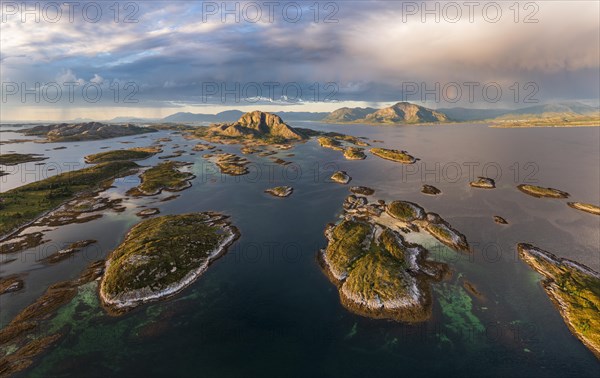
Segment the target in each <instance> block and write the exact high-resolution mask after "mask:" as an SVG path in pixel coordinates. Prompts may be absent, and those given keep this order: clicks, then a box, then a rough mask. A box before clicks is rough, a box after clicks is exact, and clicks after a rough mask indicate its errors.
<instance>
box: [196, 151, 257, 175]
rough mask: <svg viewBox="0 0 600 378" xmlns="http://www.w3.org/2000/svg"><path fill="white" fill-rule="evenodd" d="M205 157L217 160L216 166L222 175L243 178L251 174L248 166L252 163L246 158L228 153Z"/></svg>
mask: <svg viewBox="0 0 600 378" xmlns="http://www.w3.org/2000/svg"><path fill="white" fill-rule="evenodd" d="M204 157H207V158H213V157H214V158H216V162H215V164H216V165H217V167H218V168H219V170H220V171H221V173H224V174H227V175H231V176H242V175H245V174H248V172H249V171H248V168H246V165H248V164H250V161H249V160H248V159H246V158H244V157H241V156H238V155H235V154H227V153H219V154H214V155H204Z"/></svg>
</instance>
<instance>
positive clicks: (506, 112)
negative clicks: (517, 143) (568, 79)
mask: <svg viewBox="0 0 600 378" xmlns="http://www.w3.org/2000/svg"><path fill="white" fill-rule="evenodd" d="M438 111H440V112H442V113H444V114H446V115H447V116H448V117H449V118H450V119H452V120H454V121H459V122H461V121H482V120H509V119H539V118H558V117H563V118H564V117H577V116H593V115H596V116H598V111H599V109H598V107H594V106H590V105H586V104H582V103H580V102H566V103H555V104H543V105H533V106H528V107H525V108H520V109H467V108H450V109H438Z"/></svg>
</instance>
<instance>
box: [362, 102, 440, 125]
mask: <svg viewBox="0 0 600 378" xmlns="http://www.w3.org/2000/svg"><path fill="white" fill-rule="evenodd" d="M365 120H366V121H367V122H368V123H424V122H447V121H448V117H447V116H446V115H445V114H443V113H440V112H437V111H435V110H432V109H429V108H425V107H423V106H419V105H415V104H411V103H410V102H398V103H396V104H394V105H392V106H390V107H387V108H383V109H379V110H378V111H376V112H374V113H371V114H369V115H367V116H366V117H365Z"/></svg>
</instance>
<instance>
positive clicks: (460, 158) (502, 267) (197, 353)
mask: <svg viewBox="0 0 600 378" xmlns="http://www.w3.org/2000/svg"><path fill="white" fill-rule="evenodd" d="M293 126H300V127H312V128H318V129H329V130H338V131H343V132H345V133H348V134H352V135H356V136H365V137H368V138H369V139H370V140H372V139H379V140H384V141H385V143H384V144H381V145H382V146H386V147H390V148H398V149H406V150H408V151H409V152H410V153H411V154H412V155H414V156H416V157H418V158H420V159H421V160H420V161H419V162H418V163H417V164H415V165H414V166H403V165H400V164H397V163H393V162H388V161H384V160H381V159H379V158H377V157H374V156H372V155H370V154H369V156H368V158H367V159H366V160H364V161H348V160H345V159H344V158H343V156H342V154H341V153H339V152H336V151H332V150H327V149H322V148H321V147H319V146H318V144H317V143H316V142H315V141H314V140H311V141H309V142H307V143H305V144H301V145H298V146H296V147H295V148H294V149H292V150H288V151H282V152H280V153H279V154H278V155H277V156H279V157H281V158H282V159H284V160H288V161H292V162H293V164H291V165H288V166H286V167H282V166H279V165H275V164H273V163H272V162H271V161H270V160H269V158H261V157H257V156H250V157H249V159H250V160H252V162H253V164H252V165H251V166H250V174H249V175H246V176H241V177H231V176H222V175H221V174H220V173H217V171H216V170H215V168H214V166H212V164H211V163H208V162H207V161H206V160H205V159H202V158H201V157H200V155H201V154H200V153H198V154H197V155H193V156H192V155H189V154H185V155H184V156H182V157H181V158H179V159H177V160H186V161H192V162H194V163H195V165H194V166H193V167H192V169H193V171H194V172H195V174H196V175H197V177H196V179H195V180H194V181H193V186H192V188H190V189H188V190H186V191H183V192H180V193H178V194H180V195H181V196H180V197H179V198H177V199H175V200H172V201H168V202H157V198H150V199H142V200H133V199H129V200H127V201H125V204H126V205H127V207H128V210H127V211H125V212H123V213H118V214H117V213H108V214H106V215H105V216H104V217H103V218H101V219H99V220H96V221H92V222H89V223H85V224H77V225H69V226H65V227H61V228H58V229H56V230H54V231H51V232H49V233H48V237H50V238H52V243H55V244H60V243H64V242H67V241H74V240H80V239H85V238H94V239H98V241H99V243H98V246H99V247H98V248H96V250H94V251H93V252H91V251H90V252H89V253H88V256H86V255H85V254H81V255H77V256H75V257H74V258H73V259H69V260H67V261H65V262H62V263H60V264H57V265H55V266H51V267H48V266H44V265H42V264H39V263H36V262H35V261H34V260H35V258H34V257H33V256H34V254H35V253H40V251H39V248H38V250H36V251H33V252H32V251H26V252H23V253H21V254H19V256H17V257H18V258H19V260H17V261H15V262H11V263H9V264H3V265H0V271H1V273H2V275H4V274H5V273H6V274H7V273H17V272H27V273H28V275H27V277H26V289H25V290H23V291H21V292H18V293H15V294H9V295H3V296H1V297H0V306H1V309H2V310H1V311H0V320H1V321H2V324H3V325H4V324H6V323H7V322H8V321H10V319H11V318H12V317H13V316H14V315H15V314H16V313H18V311H20V310H21V309H22V308H24V307H25V306H26V305H27V304H29V303H31V302H32V301H33V300H35V298H36V297H37V296H39V295H40V294H41V293H43V292H44V291H45V288H46V287H47V286H48V285H49V284H51V283H53V282H57V281H60V280H64V279H68V278H73V277H76V276H77V275H78V274H79V273H80V272H81V270H82V269H83V268H84V267H85V266H86V264H87V263H89V261H91V260H95V259H97V258H99V257H103V256H106V255H107V254H108V253H109V252H110V250H112V249H113V248H114V247H115V246H116V245H118V243H119V242H120V241H121V240H122V238H123V236H124V234H125V232H126V231H127V229H128V228H129V227H131V226H132V225H133V224H135V223H136V222H138V221H139V219H138V218H137V217H136V216H135V215H134V214H135V212H137V211H139V210H140V208H139V206H143V205H148V206H150V205H149V203H152V205H151V206H152V207H159V208H160V210H161V213H162V214H170V213H181V212H193V211H207V210H214V211H219V212H223V213H226V214H229V215H230V216H231V220H232V222H233V223H234V224H235V225H236V226H238V228H239V229H240V231H241V233H242V237H241V238H240V239H239V240H238V242H236V243H235V244H234V246H233V247H232V248H231V249H230V251H229V253H228V254H227V255H225V256H224V257H223V258H221V259H219V260H218V261H217V262H215V263H214V264H213V265H212V266H211V267H210V269H209V270H208V271H207V272H206V273H205V274H204V275H203V276H202V277H201V278H200V279H199V280H198V281H197V282H196V283H194V284H193V285H192V286H191V287H190V288H188V289H187V290H185V291H184V292H183V293H182V294H181V295H179V296H178V297H176V298H174V299H171V300H169V301H166V302H161V303H155V304H152V305H148V306H144V307H141V308H138V309H136V310H134V311H132V312H131V313H129V314H127V315H125V316H123V317H119V318H113V317H109V316H107V315H105V314H104V312H103V310H102V309H101V308H100V307H99V305H98V301H97V297H96V294H95V283H91V284H88V285H86V286H85V287H83V288H82V289H81V290H80V295H78V296H77V297H76V299H75V300H74V301H73V303H71V304H69V305H67V306H65V308H63V309H62V310H61V311H60V313H59V315H58V316H57V317H56V318H55V319H54V320H53V321H52V323H51V326H53V327H55V328H56V329H58V328H60V327H62V326H65V325H66V326H67V327H68V329H69V332H68V335H67V336H66V337H65V338H64V339H63V340H62V341H61V342H60V343H59V344H58V345H57V346H56V347H55V348H53V349H52V350H51V351H50V352H49V353H48V354H46V355H45V356H44V358H43V359H42V360H41V361H40V362H39V363H38V364H37V365H36V367H35V368H34V369H33V370H32V371H30V372H28V374H31V375H33V376H65V377H67V376H69V377H70V376H77V377H81V376H106V375H117V376H144V377H149V376H206V377H213V376H215V377H282V376H290V377H308V376H310V377H319V376H348V377H366V376H381V377H390V376H410V377H413V376H440V375H443V376H457V375H460V376H502V377H504V376H552V377H559V376H560V377H565V376H598V374H600V364H599V363H598V361H597V360H596V358H595V357H594V356H593V355H592V353H591V352H589V351H588V350H587V349H586V348H585V347H584V346H583V345H582V344H581V343H580V342H579V341H578V340H577V339H576V338H575V337H574V336H573V335H571V333H570V332H569V330H568V329H567V327H566V326H565V324H564V322H563V320H562V319H561V317H560V315H559V314H558V312H557V311H556V309H555V308H554V307H553V305H552V304H551V302H550V300H549V299H548V297H547V296H546V294H545V293H544V291H543V290H542V288H541V286H540V285H539V276H538V275H537V274H535V273H533V272H532V271H531V269H530V268H529V267H527V266H526V265H525V264H523V263H522V262H521V261H519V259H518V257H517V255H516V253H515V244H516V243H517V242H531V243H533V244H536V245H537V246H539V247H541V248H544V249H546V250H549V251H552V252H554V253H555V254H557V255H560V256H565V257H569V258H572V259H574V260H577V261H579V262H582V263H584V264H586V265H588V266H590V267H592V268H594V269H595V270H598V269H599V268H600V252H599V245H600V224H599V218H598V217H597V216H593V215H590V214H587V213H583V212H579V211H576V210H574V209H571V208H569V207H568V206H567V205H566V201H563V200H550V199H536V198H533V197H529V196H526V195H524V194H523V193H521V192H519V191H518V190H517V189H516V185H518V184H520V183H537V184H539V185H542V186H550V187H554V188H558V189H561V190H564V191H567V192H569V193H571V195H572V197H571V199H572V200H574V201H581V202H590V203H599V202H600V198H599V193H600V172H599V164H598V162H599V161H600V152H599V151H600V129H599V128H578V129H523V130H518V129H492V128H488V127H486V126H483V125H451V126H440V127H438V126H436V127H397V128H393V127H372V126H361V125H355V126H335V125H323V124H316V123H301V122H298V123H295V124H293ZM164 134H165V133H160V135H158V134H153V135H149V137H148V138H147V139H138V140H134V139H130V140H132V141H135V142H136V143H135V144H132V145H121V144H119V140H111V141H101V142H80V143H77V144H79V145H80V147H77V148H80V150H76V147H73V144H65V145H66V146H68V147H69V148H68V149H67V150H56V151H55V150H53V151H52V152H46V151H44V152H45V153H52V154H54V155H53V159H54V160H57V161H60V159H61V157H64V158H68V159H70V160H73V159H79V160H76V161H82V160H81V158H82V157H83V155H85V154H88V153H92V152H96V149H98V148H99V147H100V146H104V145H110V146H112V148H121V147H122V148H129V147H131V146H134V145H148V144H150V143H151V142H152V141H153V140H154V139H156V138H158V137H162V136H164ZM3 138H4V136H3ZM172 138H173V141H172V142H170V143H166V145H165V154H167V153H170V151H171V148H170V145H172V144H174V143H178V144H180V145H181V146H183V145H188V147H186V148H183V149H186V150H189V149H190V148H191V146H193V144H194V142H193V141H185V140H183V139H182V138H180V137H179V136H177V135H174V136H172ZM372 144H373V145H374V146H375V145H378V143H372ZM8 146H10V147H12V148H11V149H14V150H18V151H33V150H35V149H39V148H41V147H40V145H35V144H33V143H26V144H15V145H8ZM2 148H3V151H4V149H5V148H6V146H2ZM174 149H178V148H174ZM223 149H224V150H226V151H231V152H239V146H225V147H223ZM69 151H70V152H69ZM67 153H69V154H70V155H62V154H67ZM289 153H293V154H295V156H293V157H287V156H286V155H287V154H289ZM77 154H79V155H77ZM156 161H158V160H157V158H156V157H154V158H152V159H149V160H147V161H144V162H142V163H143V164H148V165H149V164H153V163H155V162H156ZM469 167H472V168H469ZM484 167H485V169H484ZM337 169H342V170H346V171H347V172H348V173H349V175H350V176H352V178H353V180H352V182H351V185H367V186H371V187H373V188H374V189H376V195H375V196H376V198H381V199H385V200H394V199H404V200H409V201H414V202H417V203H419V204H421V205H422V206H424V207H425V208H426V209H427V210H428V211H434V212H437V213H439V214H440V215H442V216H443V217H444V218H445V219H446V220H448V221H449V222H450V223H451V224H452V225H453V226H454V227H455V228H457V229H458V230H460V231H461V232H462V233H464V234H465V235H466V236H467V238H468V240H469V242H470V243H471V245H472V246H473V247H474V254H473V255H472V256H466V255H459V254H457V253H456V252H454V251H451V250H449V249H447V248H445V247H443V246H441V245H439V244H438V243H437V242H435V241H434V240H433V239H432V238H430V237H427V236H424V235H414V238H415V240H417V241H419V242H421V243H423V244H424V245H426V246H428V247H429V248H430V250H431V257H432V258H434V259H437V260H442V261H445V262H447V263H449V264H450V265H451V267H452V269H453V271H454V274H453V277H452V278H451V279H450V280H448V281H445V282H442V283H440V284H437V285H435V286H434V315H433V317H432V319H431V320H430V321H429V322H426V323H423V324H421V325H416V326H415V325H405V324H401V323H397V322H394V321H385V320H371V319H367V318H363V317H360V316H356V315H353V314H351V313H349V312H348V311H347V310H345V309H344V308H342V306H341V305H340V304H339V296H338V293H337V290H336V288H335V287H334V286H333V285H332V284H331V283H330V282H329V281H328V279H327V278H326V277H325V275H324V274H323V273H322V271H321V268H320V267H319V264H318V262H317V260H316V254H317V252H318V250H319V248H322V247H324V246H325V238H324V236H323V230H324V228H325V225H326V224H327V223H329V222H334V221H336V219H337V217H338V216H339V215H340V213H341V204H342V201H343V199H344V198H345V196H346V195H348V194H349V192H348V187H347V186H343V185H339V184H334V183H331V182H328V177H329V176H330V175H331V173H332V172H333V171H335V170H337ZM470 169H471V171H470ZM496 172H497V173H496ZM471 174H473V175H474V176H478V175H482V174H487V175H488V176H491V177H496V181H497V186H498V188H497V189H495V190H477V189H472V188H470V187H469V186H468V182H469V180H470V178H471V177H470V176H471ZM9 177H10V176H9ZM136 182H137V180H136V178H135V177H130V178H125V179H121V180H119V181H118V182H117V183H116V187H115V188H113V189H111V190H110V191H109V192H108V194H105V195H111V196H122V195H123V193H124V192H125V191H126V190H127V189H128V188H129V187H131V186H134V185H136ZM424 183H428V184H431V185H435V186H437V187H438V188H439V189H441V190H442V192H443V194H442V195H440V196H437V197H430V196H426V195H423V194H421V193H420V188H421V185H422V184H424ZM281 184H285V185H291V186H293V187H294V193H293V194H292V195H291V197H289V198H285V199H279V198H273V197H271V196H269V195H267V194H264V193H263V190H264V189H266V188H269V187H272V186H275V185H281ZM2 190H6V189H4V186H3V188H2ZM168 195H170V194H169V193H165V194H163V195H162V196H160V198H163V197H166V196H168ZM493 215H500V216H503V217H504V218H506V219H507V220H508V221H509V223H510V224H509V225H508V226H500V225H497V224H495V223H494V221H493V219H492V217H493ZM40 248H41V247H40ZM28 253H29V254H28ZM27 256H29V257H27ZM3 258H6V257H5V256H3ZM464 280H468V281H469V282H472V283H473V284H474V285H475V286H476V287H477V289H478V290H479V291H480V292H482V293H483V296H484V297H483V298H476V297H472V296H470V294H468V293H467V292H466V290H465V289H464V288H463V286H462V284H463V282H464Z"/></svg>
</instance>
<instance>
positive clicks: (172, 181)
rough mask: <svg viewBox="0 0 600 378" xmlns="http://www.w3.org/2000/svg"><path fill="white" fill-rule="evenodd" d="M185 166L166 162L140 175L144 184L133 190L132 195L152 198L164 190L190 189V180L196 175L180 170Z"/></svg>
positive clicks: (179, 163)
mask: <svg viewBox="0 0 600 378" xmlns="http://www.w3.org/2000/svg"><path fill="white" fill-rule="evenodd" d="M184 165H186V164H185V163H181V162H176V161H166V162H164V163H160V164H158V165H157V166H154V167H152V168H150V169H148V170H146V171H144V172H143V173H142V174H141V175H140V178H141V179H142V183H141V184H140V185H138V187H137V188H133V189H132V190H131V191H130V194H132V195H145V196H151V195H155V194H158V193H160V192H162V191H163V190H167V191H170V192H175V191H179V190H183V189H186V188H188V187H189V186H190V183H189V180H191V179H192V178H193V177H194V175H193V174H191V173H188V172H181V171H179V169H178V168H179V167H181V166H184Z"/></svg>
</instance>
